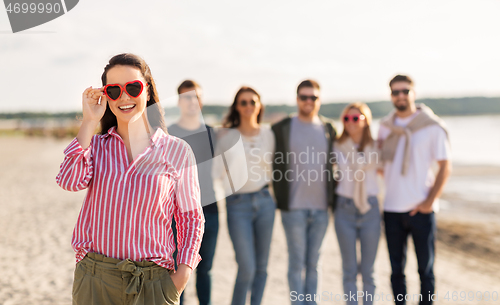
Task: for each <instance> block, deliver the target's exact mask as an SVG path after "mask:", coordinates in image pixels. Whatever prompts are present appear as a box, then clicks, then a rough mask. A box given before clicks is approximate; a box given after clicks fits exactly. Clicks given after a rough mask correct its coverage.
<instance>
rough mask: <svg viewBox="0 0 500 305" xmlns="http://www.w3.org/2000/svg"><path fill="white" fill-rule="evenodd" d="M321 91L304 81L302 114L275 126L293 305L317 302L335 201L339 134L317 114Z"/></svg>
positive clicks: (275, 180)
mask: <svg viewBox="0 0 500 305" xmlns="http://www.w3.org/2000/svg"><path fill="white" fill-rule="evenodd" d="M319 93H320V87H319V84H318V83H317V82H316V81H314V80H304V81H303V82H301V83H300V84H299V86H298V88H297V110H298V114H297V115H294V116H290V117H287V118H285V119H284V120H282V121H280V122H278V123H276V124H275V125H273V126H272V129H273V132H274V134H275V139H276V152H275V160H274V164H273V186H274V193H275V197H276V201H277V204H278V208H279V209H280V210H281V220H282V223H283V227H284V229H285V234H286V239H287V244H288V284H289V287H290V301H291V302H292V304H316V301H315V299H314V296H315V294H316V293H317V287H318V261H319V255H320V248H321V245H322V243H323V239H324V237H325V234H326V229H327V227H328V219H329V217H328V206H333V204H334V202H335V198H334V197H335V193H334V191H335V185H336V182H335V179H334V178H333V172H332V167H333V164H332V162H333V158H330V155H331V153H332V148H333V146H332V144H333V140H334V139H335V136H336V132H335V128H334V127H333V121H332V120H329V119H327V118H325V117H323V116H320V115H318V112H319V108H320V106H321V100H320V98H319ZM304 271H305V272H304ZM303 272H304V273H305V279H304V278H303V276H302V274H303Z"/></svg>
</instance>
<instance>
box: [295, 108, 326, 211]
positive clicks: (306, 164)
mask: <svg viewBox="0 0 500 305" xmlns="http://www.w3.org/2000/svg"><path fill="white" fill-rule="evenodd" d="M327 146H328V142H327V140H326V139H325V127H324V126H323V123H322V122H321V120H320V119H319V117H318V116H315V117H314V118H313V121H312V122H304V121H302V119H301V118H299V117H298V116H295V117H293V118H292V121H291V125H290V152H291V153H293V155H292V154H290V157H289V162H288V164H289V166H290V169H291V170H292V171H291V173H292V174H291V176H292V177H293V178H292V179H290V191H289V194H290V195H289V198H290V202H289V206H288V207H289V209H290V210H299V209H309V210H311V209H315V210H326V209H327V206H328V204H327V192H326V187H325V184H324V183H323V179H322V175H321V174H322V173H323V171H324V169H325V168H326V163H327V155H326V153H327V152H328V147H327Z"/></svg>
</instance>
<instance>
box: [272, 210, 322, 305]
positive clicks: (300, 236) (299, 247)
mask: <svg viewBox="0 0 500 305" xmlns="http://www.w3.org/2000/svg"><path fill="white" fill-rule="evenodd" d="M281 220H282V222H283V227H284V229H285V235H286V241H287V244H288V285H289V287H290V296H291V298H290V300H291V302H292V304H306V302H302V301H301V300H302V298H301V297H297V298H295V297H294V298H293V299H292V295H293V294H295V295H296V296H300V295H302V296H305V297H306V298H307V295H310V296H311V298H312V299H314V294H316V293H317V290H318V261H319V255H320V249H321V245H322V243H323V239H324V237H325V234H326V229H327V227H328V220H329V216H328V210H291V211H281ZM304 269H305V280H304V279H303V276H302V274H303V272H304ZM307 304H316V302H315V301H312V302H307Z"/></svg>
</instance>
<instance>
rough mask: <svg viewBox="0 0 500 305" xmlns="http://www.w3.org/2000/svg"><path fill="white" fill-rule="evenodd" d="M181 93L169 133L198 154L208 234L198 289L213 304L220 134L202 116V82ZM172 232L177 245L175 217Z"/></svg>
mask: <svg viewBox="0 0 500 305" xmlns="http://www.w3.org/2000/svg"><path fill="white" fill-rule="evenodd" d="M177 92H178V94H179V101H178V107H179V110H180V118H179V120H178V121H177V123H175V124H172V125H170V126H169V127H168V132H169V134H171V135H173V136H176V137H179V138H181V139H183V140H185V141H186V142H187V143H188V144H189V145H190V146H191V148H192V150H193V153H194V155H195V157H196V164H197V167H198V179H199V182H200V191H201V205H202V207H203V214H204V216H205V233H204V235H203V240H202V242H201V247H200V256H201V257H202V260H201V261H200V263H199V264H198V267H197V268H196V290H197V294H198V300H199V302H200V305H208V304H211V291H212V278H211V272H210V270H211V269H212V263H213V260H214V254H215V246H216V244H217V233H218V231H219V215H218V209H217V202H216V199H215V192H214V187H213V181H212V175H211V170H212V159H213V157H214V149H215V138H216V137H215V133H214V130H213V129H212V127H210V126H208V125H205V124H204V123H203V120H202V117H201V109H202V107H203V103H202V100H201V94H202V90H201V87H200V85H199V84H198V83H196V82H195V81H192V80H185V81H183V82H182V83H181V84H180V85H179V88H178V89H177ZM172 231H173V234H174V240H175V243H176V245H177V230H176V222H175V219H174V220H173V221H172ZM176 256H177V251H176V252H174V260H177V257H176ZM183 300H184V298H183V295H181V298H180V304H182V303H183Z"/></svg>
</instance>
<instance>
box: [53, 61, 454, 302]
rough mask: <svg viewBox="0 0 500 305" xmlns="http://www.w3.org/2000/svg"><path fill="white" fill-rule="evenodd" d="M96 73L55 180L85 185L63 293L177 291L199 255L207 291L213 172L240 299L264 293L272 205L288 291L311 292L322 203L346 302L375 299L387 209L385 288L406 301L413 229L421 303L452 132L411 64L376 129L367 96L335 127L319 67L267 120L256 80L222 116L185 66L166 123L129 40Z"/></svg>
mask: <svg viewBox="0 0 500 305" xmlns="http://www.w3.org/2000/svg"><path fill="white" fill-rule="evenodd" d="M102 85H103V87H101V88H92V87H89V88H87V89H86V90H85V91H84V93H83V120H82V126H81V128H80V131H79V133H78V135H77V137H76V138H75V139H74V140H73V141H72V142H71V143H70V145H69V146H68V147H67V148H66V150H65V159H64V161H63V163H62V164H61V168H60V172H59V175H58V176H57V178H56V180H57V182H58V184H59V185H60V186H61V187H63V188H64V189H66V190H70V191H77V190H82V189H88V192H87V196H86V198H85V200H84V203H83V206H82V209H81V212H80V215H79V217H78V220H77V224H76V226H75V230H74V233H73V239H72V245H73V248H74V250H75V252H76V258H77V266H76V269H75V279H74V283H73V304H179V303H181V304H182V302H183V300H182V291H183V290H184V288H185V286H186V283H187V281H188V279H189V278H190V275H191V273H192V271H193V270H194V269H196V290H197V296H198V299H199V303H200V304H212V303H213V302H212V300H211V291H212V277H211V269H212V265H213V261H214V255H215V248H216V244H217V235H218V230H219V217H218V207H217V199H219V197H220V196H217V195H216V192H215V187H214V185H217V184H220V185H221V186H222V189H223V190H224V194H223V197H225V201H226V215H227V226H228V231H229V235H230V237H231V241H232V243H233V248H234V252H235V258H236V262H237V264H238V272H237V275H236V280H235V284H234V289H233V292H232V302H231V304H232V305H244V304H245V303H246V301H247V298H248V296H249V297H250V304H252V305H258V304H261V301H262V297H263V295H264V288H265V286H266V278H267V268H268V260H269V253H270V248H271V240H272V232H273V226H274V220H275V212H276V209H279V210H280V215H281V221H282V224H283V228H284V231H285V235H286V241H287V248H288V275H287V277H288V285H289V290H290V302H291V303H292V304H316V302H317V298H316V296H317V295H318V291H317V290H318V270H319V265H318V262H319V259H320V252H321V247H322V244H323V240H324V237H325V234H326V232H327V228H328V223H329V219H330V216H329V215H330V214H329V213H330V212H329V211H331V212H333V215H334V227H335V231H336V236H337V240H338V244H339V249H340V253H341V257H342V271H343V287H344V295H345V296H352V295H356V297H355V298H352V297H347V298H346V299H345V301H346V303H347V304H357V303H358V300H359V299H360V297H359V296H361V299H362V301H363V304H372V303H373V300H374V299H375V293H376V291H375V281H374V263H375V258H376V253H377V249H378V244H379V238H380V235H381V228H382V223H383V224H384V226H383V227H384V228H385V236H386V240H387V246H388V250H389V257H390V263H391V267H392V275H391V283H392V289H393V294H394V299H395V303H396V304H405V303H406V295H407V290H406V281H405V273H404V269H405V263H406V256H407V253H406V252H407V251H406V250H407V242H408V236H409V235H411V236H412V240H413V243H414V248H415V252H416V256H417V262H418V273H419V275H420V281H421V300H420V304H431V303H432V295H433V294H434V293H435V277H434V273H433V265H434V255H435V236H436V219H435V213H434V212H435V211H436V210H437V209H438V198H439V196H440V194H441V192H442V190H443V187H444V185H445V183H446V181H447V179H448V177H449V175H450V173H451V160H450V158H451V155H450V145H449V139H448V134H447V130H446V126H445V125H444V123H443V121H442V120H441V119H440V118H439V117H438V116H436V115H435V114H434V113H433V112H432V110H431V109H429V108H428V107H426V106H425V105H423V104H416V102H415V91H414V82H413V80H412V79H411V78H410V77H409V76H406V75H396V76H395V77H394V78H393V79H392V80H391V81H390V83H389V87H390V90H391V95H390V97H391V101H392V104H393V105H394V110H393V111H392V112H391V113H389V114H388V115H387V116H386V117H384V118H383V119H382V120H381V121H380V128H379V132H378V137H377V138H376V139H374V137H373V136H372V133H371V129H370V127H371V124H372V114H371V111H370V108H369V107H368V106H367V105H366V104H364V103H352V104H349V105H347V106H346V107H345V108H344V110H343V111H342V113H341V115H340V121H341V123H342V125H343V129H342V132H341V133H340V134H337V131H336V128H335V124H334V122H333V120H332V119H329V118H326V117H323V116H321V115H319V110H320V106H321V95H320V93H321V90H320V86H319V84H318V83H317V82H316V81H314V80H304V81H302V82H301V83H300V84H299V85H298V87H297V101H296V102H297V113H296V114H293V115H290V116H288V117H286V118H285V119H283V120H281V121H279V122H277V123H275V124H273V125H271V126H268V125H265V124H262V119H263V114H264V105H263V103H262V101H261V97H260V95H259V94H258V92H257V91H256V90H255V89H253V88H251V87H246V86H245V87H241V88H240V89H239V90H238V91H237V93H236V95H235V97H234V101H233V103H232V104H231V106H230V108H229V111H228V114H227V116H226V117H225V119H224V121H223V122H222V124H221V125H222V126H221V127H218V128H214V127H212V126H208V125H206V124H205V123H204V122H203V120H202V111H201V109H202V108H203V102H202V101H203V97H202V88H201V86H200V85H199V84H198V83H196V82H195V81H192V80H185V81H183V82H182V83H181V84H180V86H179V87H178V94H179V100H178V107H179V109H180V117H179V120H178V121H177V122H176V123H175V124H173V125H171V126H169V127H166V126H165V121H164V113H163V109H162V107H161V105H160V104H159V99H158V94H157V92H156V84H155V82H154V79H153V78H152V75H151V70H150V68H149V66H148V65H147V64H146V63H145V62H144V60H143V59H142V58H140V57H138V56H136V55H133V54H119V55H116V56H114V57H113V58H111V60H110V61H109V64H108V65H107V66H106V67H105V70H104V73H103V74H102ZM95 130H100V132H99V133H98V134H97V135H95V134H94V133H95ZM435 164H437V166H435ZM245 165H246V170H245ZM378 177H380V178H378ZM381 180H383V181H384V189H385V192H384V193H385V194H384V196H383V197H384V201H383V202H382V203H381V204H379V201H378V198H380V187H379V184H380V183H379V182H380V181H381ZM381 209H382V211H381ZM358 241H359V245H360V253H361V257H360V258H358V257H357V249H356V247H357V243H358ZM359 273H361V276H362V282H363V287H360V288H359V289H358V287H357V284H356V281H357V275H358V274H359ZM359 292H362V293H361V294H360V293H359Z"/></svg>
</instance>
